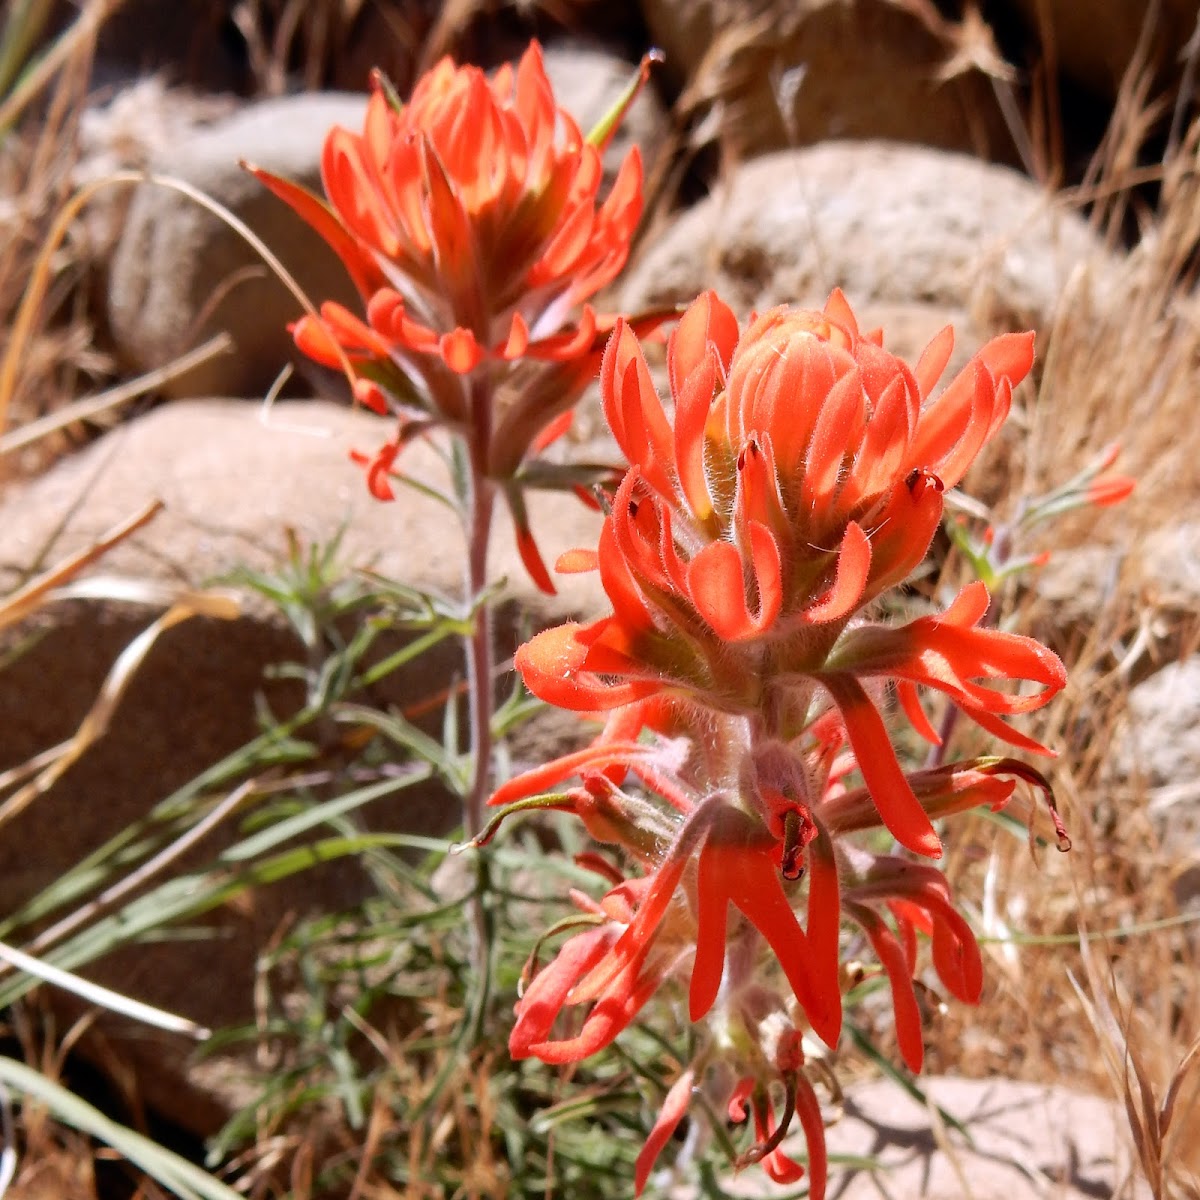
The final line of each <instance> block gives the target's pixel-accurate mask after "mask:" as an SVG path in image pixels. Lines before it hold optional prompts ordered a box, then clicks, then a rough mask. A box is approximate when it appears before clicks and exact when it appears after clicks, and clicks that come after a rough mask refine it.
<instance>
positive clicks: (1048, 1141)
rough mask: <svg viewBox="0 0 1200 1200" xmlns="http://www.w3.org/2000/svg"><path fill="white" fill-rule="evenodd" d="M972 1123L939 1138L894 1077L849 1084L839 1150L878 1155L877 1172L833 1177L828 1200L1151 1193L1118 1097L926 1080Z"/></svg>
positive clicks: (833, 1132)
mask: <svg viewBox="0 0 1200 1200" xmlns="http://www.w3.org/2000/svg"><path fill="white" fill-rule="evenodd" d="M918 1082H919V1084H920V1086H921V1088H922V1090H923V1091H924V1092H925V1094H926V1095H927V1096H928V1097H929V1098H930V1099H931V1101H932V1103H934V1104H936V1105H940V1106H941V1107H942V1108H943V1109H945V1110H946V1111H947V1112H948V1113H949V1114H950V1115H951V1116H953V1117H955V1118H956V1119H958V1120H959V1121H961V1122H962V1123H963V1124H964V1125H966V1126H967V1128H968V1129H969V1130H970V1134H971V1140H972V1142H973V1143H974V1145H973V1146H968V1145H966V1143H965V1141H964V1139H963V1138H962V1137H961V1135H959V1134H957V1133H956V1132H954V1131H953V1130H951V1129H947V1130H945V1135H944V1137H942V1136H940V1135H937V1136H935V1134H934V1132H933V1129H932V1126H933V1121H934V1118H933V1117H932V1116H931V1114H930V1112H929V1111H928V1110H927V1109H926V1108H924V1107H923V1106H922V1105H920V1104H918V1103H917V1102H916V1101H914V1100H912V1099H911V1098H910V1097H909V1096H908V1095H907V1094H906V1093H905V1092H903V1091H901V1089H900V1088H899V1087H897V1086H896V1085H895V1084H894V1083H892V1082H891V1081H890V1080H876V1081H873V1082H871V1083H868V1084H860V1085H858V1086H856V1087H854V1088H852V1089H851V1091H850V1094H849V1096H848V1097H847V1104H846V1115H845V1117H844V1118H843V1119H842V1120H841V1121H840V1122H838V1123H837V1124H835V1125H834V1126H833V1127H832V1128H831V1129H830V1130H829V1149H830V1153H831V1154H835V1155H837V1154H844V1155H854V1156H857V1157H864V1158H873V1159H875V1160H876V1161H877V1162H878V1163H879V1169H878V1170H875V1171H860V1170H853V1169H844V1170H840V1171H836V1172H835V1173H833V1174H832V1175H831V1179H830V1186H829V1191H828V1193H827V1195H828V1197H829V1200H901V1198H903V1200H915V1197H918V1196H919V1197H922V1200H961V1198H962V1197H964V1196H967V1195H969V1196H970V1197H972V1200H1012V1198H1013V1197H1017V1196H1020V1197H1026V1196H1027V1197H1031V1198H1033V1197H1043V1196H1044V1197H1054V1198H1055V1200H1084V1198H1085V1197H1095V1196H1108V1197H1112V1198H1113V1200H1116V1198H1117V1197H1125V1198H1127V1200H1132V1198H1133V1197H1148V1196H1149V1194H1150V1192H1149V1188H1148V1187H1146V1185H1145V1183H1144V1182H1142V1181H1140V1180H1137V1179H1136V1178H1134V1177H1133V1169H1132V1164H1133V1162H1134V1158H1133V1155H1132V1152H1131V1150H1130V1147H1129V1129H1128V1126H1127V1125H1126V1124H1125V1118H1124V1113H1123V1111H1122V1110H1121V1108H1120V1107H1119V1106H1118V1105H1117V1104H1115V1103H1113V1102H1112V1101H1110V1100H1104V1099H1101V1098H1100V1097H1098V1096H1086V1095H1082V1094H1080V1093H1078V1092H1072V1091H1070V1090H1069V1089H1068V1088H1065V1087H1056V1086H1053V1085H1046V1084H1036V1083H1015V1082H1012V1081H1009V1080H1002V1079H991V1080H979V1079H949V1078H930V1079H921V1080H919V1081H918Z"/></svg>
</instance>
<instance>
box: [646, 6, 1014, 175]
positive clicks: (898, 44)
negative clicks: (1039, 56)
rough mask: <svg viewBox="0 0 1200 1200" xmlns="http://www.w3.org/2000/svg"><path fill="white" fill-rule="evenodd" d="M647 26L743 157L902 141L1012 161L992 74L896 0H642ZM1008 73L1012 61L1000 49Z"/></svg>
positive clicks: (686, 104)
mask: <svg viewBox="0 0 1200 1200" xmlns="http://www.w3.org/2000/svg"><path fill="white" fill-rule="evenodd" d="M643 11H644V12H645V16H646V24H647V26H648V27H649V30H650V35H651V37H652V38H653V39H654V41H655V42H656V43H657V44H658V45H660V46H661V47H662V48H663V50H664V51H665V52H666V56H667V62H666V70H667V72H668V74H669V75H670V76H671V78H672V80H673V82H674V83H675V85H676V86H677V87H679V88H682V96H681V98H680V105H681V107H682V109H683V111H684V112H685V113H687V114H689V115H695V116H696V117H698V118H702V120H701V121H700V124H699V130H698V132H697V134H696V136H697V137H699V138H708V137H715V138H718V139H719V140H720V141H721V142H722V143H724V145H725V146H727V147H728V148H729V149H730V150H732V151H733V152H734V153H736V154H740V155H747V156H748V155H753V154H761V153H763V152H764V151H768V150H777V149H780V148H781V147H784V146H803V145H807V144H809V143H812V142H819V141H823V140H825V139H827V138H891V139H895V140H899V141H910V142H921V143H924V144H926V145H930V146H940V147H943V148H945V149H951V150H962V151H966V152H969V153H972V154H977V155H980V156H982V157H984V158H990V159H1001V160H1005V161H1009V160H1012V159H1013V157H1014V146H1013V140H1012V137H1011V135H1010V133H1009V131H1008V127H1007V125H1006V124H1005V121H1004V118H1003V115H1002V113H1001V111H1000V107H999V105H998V103H997V101H996V95H995V92H994V91H993V89H992V87H991V83H990V81H989V80H988V79H987V78H985V77H984V75H983V74H981V73H980V72H979V71H978V70H975V69H973V68H972V67H971V66H970V65H969V64H964V66H963V69H958V68H957V67H956V68H955V69H953V70H949V71H943V68H944V67H945V66H946V64H947V63H948V62H949V60H950V59H951V57H952V55H953V53H954V47H953V45H952V44H951V43H950V41H949V40H948V38H947V36H946V34H945V32H944V31H943V29H942V28H941V26H940V23H939V22H937V21H931V20H929V19H928V18H925V17H923V16H920V15H917V13H916V6H913V7H912V8H906V7H905V6H902V5H900V4H896V3H893V2H891V0H857V2H856V3H853V4H848V3H846V2H845V0H643ZM995 65H996V69H997V70H1001V71H1003V69H1004V64H1003V62H1002V61H1001V60H1000V59H999V58H998V57H997V58H996V60H995Z"/></svg>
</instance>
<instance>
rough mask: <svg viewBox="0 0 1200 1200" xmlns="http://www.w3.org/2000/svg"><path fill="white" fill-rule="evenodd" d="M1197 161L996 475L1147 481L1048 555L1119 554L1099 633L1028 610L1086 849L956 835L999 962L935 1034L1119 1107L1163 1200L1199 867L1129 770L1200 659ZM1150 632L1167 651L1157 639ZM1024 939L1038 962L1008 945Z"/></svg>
mask: <svg viewBox="0 0 1200 1200" xmlns="http://www.w3.org/2000/svg"><path fill="white" fill-rule="evenodd" d="M1131 86H1134V87H1140V79H1135V80H1134V81H1133V84H1132V85H1131ZM1135 116H1136V114H1135ZM1131 119H1132V118H1131ZM1135 123H1136V121H1135ZM1198 150H1200V125H1193V126H1192V128H1191V131H1190V132H1189V133H1188V135H1187V136H1186V137H1185V138H1184V139H1182V141H1181V143H1180V145H1179V146H1178V147H1177V148H1176V149H1175V150H1174V151H1173V153H1172V155H1171V157H1170V159H1169V160H1168V161H1167V162H1166V163H1165V165H1164V166H1163V168H1162V171H1161V175H1162V192H1161V201H1160V204H1159V207H1158V210H1157V211H1156V212H1155V213H1153V214H1150V215H1147V214H1145V213H1143V220H1142V229H1143V232H1142V237H1141V240H1140V242H1139V244H1138V245H1137V246H1136V248H1135V249H1134V250H1133V252H1132V253H1131V254H1130V255H1129V257H1128V260H1127V261H1126V262H1125V263H1124V265H1123V266H1122V268H1121V271H1120V275H1119V277H1118V279H1117V280H1116V282H1115V284H1113V285H1110V287H1109V288H1108V289H1107V291H1104V290H1101V289H1100V288H1098V287H1097V286H1096V279H1095V278H1089V277H1088V276H1087V275H1086V274H1083V275H1081V276H1080V277H1079V278H1077V279H1076V280H1075V281H1074V285H1073V288H1072V290H1071V291H1070V292H1069V294H1068V296H1067V297H1066V299H1065V301H1064V303H1063V305H1062V307H1061V309H1060V313H1059V317H1058V320H1057V321H1056V323H1055V325H1054V328H1053V329H1052V330H1051V331H1050V332H1049V335H1048V336H1044V337H1043V338H1042V339H1041V342H1040V349H1041V351H1042V375H1041V379H1040V383H1039V386H1038V388H1037V391H1036V394H1033V393H1030V394H1029V395H1028V396H1027V397H1026V405H1025V408H1024V411H1023V414H1021V417H1023V419H1021V418H1019V419H1018V421H1017V423H1016V426H1015V428H1016V430H1017V435H1016V436H1011V435H1010V437H1009V440H1008V441H1007V442H1006V444H1005V451H1004V458H1003V461H1002V462H998V463H993V464H992V470H993V471H994V472H997V474H998V477H999V478H1002V479H1003V480H1004V483H1003V484H1002V485H1001V486H1002V490H1003V491H1004V492H1005V493H1007V494H1008V495H1010V496H1016V495H1020V494H1031V493H1037V492H1039V491H1044V490H1045V489H1046V488H1047V487H1048V486H1049V485H1051V484H1053V483H1055V482H1058V481H1061V480H1062V479H1063V478H1064V477H1066V476H1069V475H1071V474H1073V473H1074V471H1075V470H1077V469H1078V468H1079V466H1080V465H1081V464H1082V463H1083V462H1085V461H1086V460H1087V459H1088V458H1090V457H1092V456H1094V454H1095V453H1096V452H1097V451H1098V450H1099V449H1100V448H1101V447H1102V446H1104V445H1106V444H1107V443H1109V442H1111V441H1113V440H1119V441H1120V442H1121V443H1122V446H1123V452H1122V457H1121V462H1120V469H1122V470H1125V471H1128V472H1130V473H1132V474H1134V475H1136V476H1137V478H1138V481H1139V482H1138V489H1137V491H1136V492H1135V494H1134V496H1133V497H1132V498H1131V499H1130V500H1129V501H1128V502H1127V503H1125V504H1124V505H1122V506H1120V507H1119V508H1115V509H1102V510H1091V509H1088V510H1084V511H1082V512H1080V513H1078V514H1075V515H1073V516H1072V518H1071V519H1069V520H1067V521H1065V522H1062V523H1060V524H1058V525H1055V526H1054V527H1053V529H1052V532H1050V533H1048V534H1047V535H1046V537H1045V539H1044V541H1043V542H1042V545H1043V546H1053V547H1056V548H1059V549H1062V548H1069V547H1074V546H1081V545H1089V544H1090V545H1096V544H1099V545H1104V546H1108V547H1111V548H1112V550H1113V551H1114V560H1118V559H1119V560H1120V562H1121V567H1120V570H1119V571H1118V572H1117V573H1116V574H1115V575H1114V577H1113V579H1112V580H1111V581H1110V586H1109V588H1108V591H1107V594H1106V596H1104V595H1103V593H1101V596H1102V598H1101V602H1100V604H1099V607H1097V608H1096V609H1095V610H1094V611H1093V612H1092V613H1091V621H1090V623H1089V624H1088V625H1087V627H1086V628H1076V629H1074V630H1064V628H1063V625H1062V622H1061V620H1059V621H1057V622H1056V620H1055V616H1056V614H1055V613H1053V612H1049V611H1047V610H1046V608H1045V606H1039V604H1038V600H1037V596H1036V586H1037V585H1036V579H1035V580H1034V581H1033V583H1032V586H1031V589H1030V591H1029V592H1028V593H1027V594H1026V595H1025V596H1024V597H1023V598H1021V599H1020V600H1019V601H1018V602H1017V604H1016V606H1015V607H1013V606H1012V605H1010V609H1011V610H1012V611H1010V613H1009V614H1008V615H1009V617H1010V618H1011V619H1012V620H1013V622H1014V624H1015V625H1016V627H1018V628H1022V627H1023V628H1030V627H1031V626H1033V627H1035V628H1037V629H1038V630H1039V632H1042V633H1044V632H1046V631H1055V630H1056V631H1057V633H1058V636H1059V638H1060V639H1061V644H1060V645H1058V646H1057V647H1056V648H1057V649H1059V650H1060V652H1062V653H1064V656H1065V657H1066V658H1067V660H1068V667H1069V669H1070V673H1071V680H1072V683H1071V686H1070V688H1069V690H1068V692H1067V693H1066V694H1065V695H1064V696H1063V697H1060V698H1059V700H1058V701H1056V703H1055V704H1053V705H1051V706H1050V707H1049V709H1048V710H1047V714H1046V718H1045V723H1044V724H1043V725H1042V726H1041V727H1040V729H1039V732H1038V736H1040V737H1042V738H1043V740H1044V741H1046V742H1047V743H1048V744H1049V745H1051V746H1055V747H1057V748H1059V750H1060V757H1059V758H1058V760H1057V761H1056V762H1055V763H1054V764H1053V769H1052V771H1051V776H1052V779H1053V782H1054V786H1055V789H1056V792H1057V794H1058V797H1059V800H1060V803H1061V804H1062V805H1063V808H1064V811H1065V813H1066V814H1067V819H1068V824H1069V826H1070V829H1071V833H1072V835H1073V838H1074V850H1073V852H1072V853H1071V854H1070V855H1067V856H1065V857H1062V858H1060V857H1059V856H1058V855H1055V854H1054V853H1053V852H1052V851H1050V852H1048V853H1046V854H1043V855H1042V856H1041V858H1040V862H1039V863H1038V864H1037V865H1035V864H1034V863H1032V862H1031V861H1030V852H1029V850H1028V848H1026V847H1025V846H1023V845H1021V844H1019V843H1018V842H1016V841H1014V840H1013V839H1012V838H1010V837H1009V836H1007V835H1006V834H1004V833H1002V832H1000V831H997V830H996V829H995V827H994V826H992V825H990V824H988V823H986V822H985V821H983V820H982V819H976V820H975V821H973V822H971V823H963V824H960V825H959V826H958V828H957V829H956V830H955V831H954V832H953V835H952V836H953V838H954V847H953V850H952V852H951V854H950V856H949V862H948V868H947V869H948V872H949V873H950V875H951V876H952V877H953V878H954V880H955V883H956V886H957V887H958V888H959V889H960V891H961V894H963V895H965V896H968V897H972V898H973V902H974V904H975V905H976V906H977V908H978V911H979V912H980V913H981V914H983V916H984V925H985V929H986V931H987V932H989V933H992V934H995V935H999V936H1000V937H1001V941H1000V942H998V943H997V942H993V943H992V944H990V945H989V947H988V959H989V962H988V967H989V969H988V985H987V989H986V992H985V996H984V999H983V1003H982V1004H981V1006H980V1008H979V1009H978V1010H975V1011H971V1010H966V1009H963V1008H960V1007H954V1006H952V1007H951V1008H950V1009H949V1010H948V1011H947V1012H946V1013H945V1014H944V1015H943V1016H942V1017H941V1018H940V1019H939V1020H938V1022H937V1024H936V1025H935V1026H934V1029H933V1031H932V1038H933V1045H932V1047H931V1054H930V1066H931V1069H933V1070H944V1071H952V1072H961V1073H968V1074H972V1075H979V1076H986V1075H1010V1076H1016V1077H1019V1078H1023V1079H1030V1080H1040V1081H1048V1082H1060V1083H1064V1084H1066V1085H1068V1086H1071V1087H1076V1088H1083V1089H1086V1090H1091V1091H1095V1092H1098V1093H1101V1094H1110V1095H1112V1096H1113V1097H1114V1098H1115V1099H1116V1100H1117V1102H1118V1103H1119V1104H1120V1105H1121V1106H1122V1107H1123V1108H1124V1109H1125V1110H1126V1112H1127V1115H1128V1118H1129V1124H1130V1131H1131V1139H1132V1142H1133V1144H1134V1146H1135V1148H1136V1150H1137V1154H1138V1158H1139V1161H1140V1162H1141V1164H1142V1168H1143V1171H1144V1172H1145V1175H1146V1177H1147V1179H1148V1180H1149V1181H1150V1183H1151V1187H1152V1190H1153V1193H1154V1195H1155V1196H1156V1197H1176V1196H1178V1197H1188V1196H1196V1195H1200V1069H1198V1063H1197V1059H1198V1058H1200V1051H1198V1050H1197V1037H1198V1036H1200V912H1197V911H1196V910H1195V908H1194V907H1193V909H1192V917H1193V918H1195V920H1194V921H1191V922H1189V921H1188V920H1187V917H1186V915H1185V916H1184V918H1183V920H1180V912H1179V900H1178V897H1177V894H1176V889H1175V884H1176V882H1177V880H1178V879H1179V878H1180V876H1181V874H1182V873H1183V871H1184V870H1185V869H1186V868H1187V867H1188V866H1189V863H1190V864H1191V865H1194V859H1195V856H1196V851H1195V848H1194V847H1192V848H1191V850H1190V852H1189V849H1188V847H1186V846H1184V845H1181V844H1180V842H1179V841H1178V840H1175V841H1170V840H1165V839H1164V836H1163V833H1162V831H1161V829H1160V827H1158V826H1157V825H1156V823H1155V821H1154V820H1153V819H1152V817H1151V814H1150V812H1149V811H1148V796H1147V792H1146V789H1145V787H1143V786H1140V785H1139V784H1138V782H1137V781H1131V780H1126V779H1122V778H1120V777H1119V776H1118V775H1117V773H1116V772H1115V771H1114V770H1113V769H1112V763H1111V757H1112V750H1113V747H1114V746H1115V745H1117V744H1118V741H1119V739H1120V736H1121V730H1122V725H1123V718H1124V712H1125V703H1126V698H1127V695H1128V691H1129V688H1130V686H1131V684H1132V683H1133V682H1136V678H1137V677H1138V676H1141V675H1144V674H1146V673H1148V672H1150V671H1153V670H1155V669H1157V668H1159V667H1161V666H1163V665H1165V659H1164V654H1163V653H1159V655H1158V656H1157V658H1156V657H1155V655H1154V650H1155V648H1156V647H1167V648H1168V649H1167V651H1166V652H1165V653H1168V654H1175V655H1179V656H1181V657H1182V656H1184V655H1186V654H1188V653H1193V652H1195V650H1196V649H1197V647H1200V613H1195V612H1192V613H1190V614H1189V613H1187V612H1186V611H1184V612H1179V611H1174V612H1172V613H1170V614H1164V613H1163V612H1161V611H1158V610H1157V609H1156V607H1155V597H1156V593H1157V591H1158V589H1157V587H1156V583H1155V580H1154V579H1153V578H1151V577H1149V576H1148V574H1147V566H1146V562H1147V560H1146V558H1145V556H1144V553H1143V551H1144V549H1145V547H1146V545H1147V543H1148V542H1149V541H1152V540H1153V539H1154V537H1155V535H1156V534H1158V533H1160V532H1161V531H1163V530H1168V529H1170V528H1172V527H1174V526H1176V525H1178V524H1179V523H1180V522H1182V521H1187V520H1189V519H1191V520H1194V519H1195V514H1196V513H1197V512H1200V505H1198V504H1197V501H1198V500H1200V469H1197V463H1200V420H1197V418H1196V394H1197V387H1198V385H1200V309H1198V308H1197V306H1196V300H1195V297H1194V294H1193V290H1194V284H1195V278H1194V276H1195V270H1196V250H1197V246H1198V245H1200V169H1198V163H1200V159H1198ZM1125 161H1126V159H1125V157H1124V156H1123V155H1118V156H1116V158H1115V159H1112V160H1110V169H1111V170H1112V172H1113V174H1111V175H1109V176H1107V178H1106V186H1105V190H1106V191H1107V192H1108V193H1109V194H1110V195H1111V196H1113V197H1114V198H1116V200H1117V201H1118V202H1119V203H1120V204H1122V205H1123V204H1126V203H1129V202H1130V199H1131V197H1132V196H1133V195H1134V192H1133V185H1134V184H1135V183H1136V182H1137V180H1134V179H1128V180H1127V182H1128V184H1129V187H1128V190H1126V191H1125V192H1122V191H1121V189H1120V186H1119V185H1120V182H1121V175H1122V167H1121V166H1120V164H1121V163H1123V162H1125ZM1113 164H1115V165H1113ZM1139 178H1140V176H1139ZM989 482H992V481H991V480H989ZM1164 623H1166V624H1169V625H1170V628H1164ZM1148 629H1153V630H1154V631H1155V633H1156V634H1157V637H1151V638H1150V639H1148V640H1147V638H1146V636H1145V634H1146V631H1147V630H1148ZM1138 646H1141V647H1142V648H1143V650H1142V652H1141V653H1136V652H1134V651H1135V650H1136V648H1137V647H1138ZM1189 853H1190V855H1191V858H1190V859H1189V857H1188V856H1189ZM993 889H994V890H993ZM1193 905H1194V902H1193ZM1007 931H1012V932H1020V933H1023V934H1030V935H1034V941H1033V943H1032V944H1024V945H1013V946H1010V945H1006V944H1004V941H1003V939H1004V938H1005V937H1007ZM1037 939H1045V942H1046V944H1039V942H1038V940H1037Z"/></svg>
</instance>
